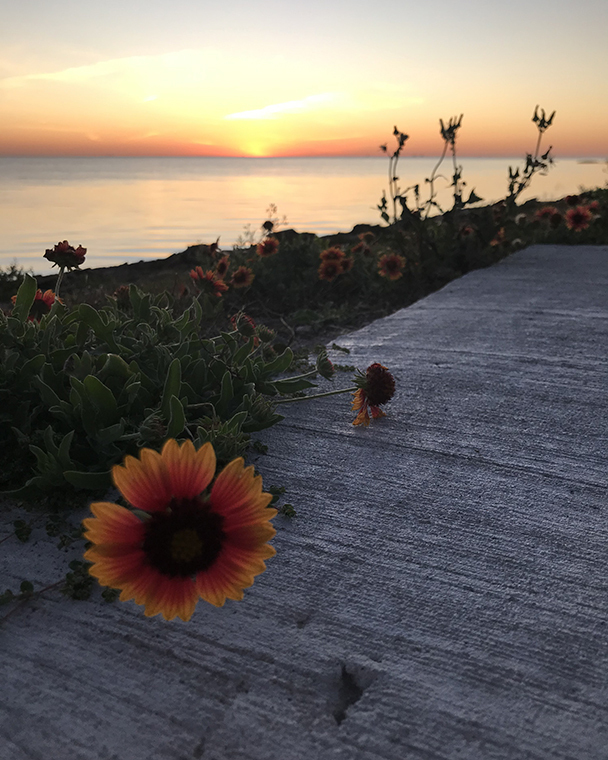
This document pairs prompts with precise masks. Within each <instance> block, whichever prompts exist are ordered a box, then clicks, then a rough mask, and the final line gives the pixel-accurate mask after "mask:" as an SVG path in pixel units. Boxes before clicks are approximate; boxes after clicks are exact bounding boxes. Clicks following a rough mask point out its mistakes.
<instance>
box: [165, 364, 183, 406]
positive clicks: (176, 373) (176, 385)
mask: <svg viewBox="0 0 608 760" xmlns="http://www.w3.org/2000/svg"><path fill="white" fill-rule="evenodd" d="M181 386H182V365H181V363H180V360H179V359H174V360H173V361H172V362H171V364H170V365H169V369H168V370H167V377H166V378H165V387H164V389H163V398H162V401H161V403H160V408H161V412H162V414H163V417H164V418H165V419H166V420H167V421H168V420H169V419H170V418H171V396H177V397H179V395H180V390H181Z"/></svg>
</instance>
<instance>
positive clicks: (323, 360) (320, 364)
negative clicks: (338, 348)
mask: <svg viewBox="0 0 608 760" xmlns="http://www.w3.org/2000/svg"><path fill="white" fill-rule="evenodd" d="M317 372H318V373H319V374H320V375H321V377H324V378H325V379H326V380H331V379H332V377H333V376H334V375H335V374H336V368H335V367H334V365H333V364H332V362H331V360H330V359H329V357H328V356H327V351H326V350H325V349H323V350H322V351H319V353H318V354H317Z"/></svg>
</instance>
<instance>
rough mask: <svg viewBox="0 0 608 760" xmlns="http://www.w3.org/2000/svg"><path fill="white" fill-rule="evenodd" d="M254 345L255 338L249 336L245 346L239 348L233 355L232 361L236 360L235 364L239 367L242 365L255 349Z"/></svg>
mask: <svg viewBox="0 0 608 760" xmlns="http://www.w3.org/2000/svg"><path fill="white" fill-rule="evenodd" d="M254 345H255V341H254V339H253V338H249V340H248V341H247V343H245V345H244V346H241V347H240V348H239V350H238V351H237V352H236V353H235V354H234V356H233V357H232V361H233V362H234V364H236V365H237V367H238V366H239V365H241V364H242V363H243V362H244V361H245V359H247V357H248V356H249V354H250V353H251V352H252V351H253V347H254Z"/></svg>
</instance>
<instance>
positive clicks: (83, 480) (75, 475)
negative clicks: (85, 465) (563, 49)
mask: <svg viewBox="0 0 608 760" xmlns="http://www.w3.org/2000/svg"><path fill="white" fill-rule="evenodd" d="M63 477H64V478H65V479H66V480H67V481H68V483H70V485H73V486H74V487H75V488H80V489H82V490H85V491H101V490H102V489H104V488H109V487H110V486H111V485H112V475H111V471H110V470H108V471H107V472H80V471H78V470H67V472H64V473H63Z"/></svg>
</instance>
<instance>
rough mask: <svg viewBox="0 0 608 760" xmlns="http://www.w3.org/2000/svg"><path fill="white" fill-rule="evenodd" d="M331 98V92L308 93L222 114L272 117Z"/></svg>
mask: <svg viewBox="0 0 608 760" xmlns="http://www.w3.org/2000/svg"><path fill="white" fill-rule="evenodd" d="M332 100H335V95H334V94H333V93H331V92H323V93H321V94H319V95H309V96H308V97H307V98H302V100H287V101H285V102H284V103H274V104H273V105H270V106H264V108H258V109H256V110H254V111H238V112H237V113H229V114H227V115H226V116H224V119H227V120H236V119H274V118H275V117H276V116H277V115H278V114H282V113H294V112H298V111H303V110H305V109H307V108H311V107H314V106H316V105H319V104H321V103H328V102H329V101H332Z"/></svg>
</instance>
